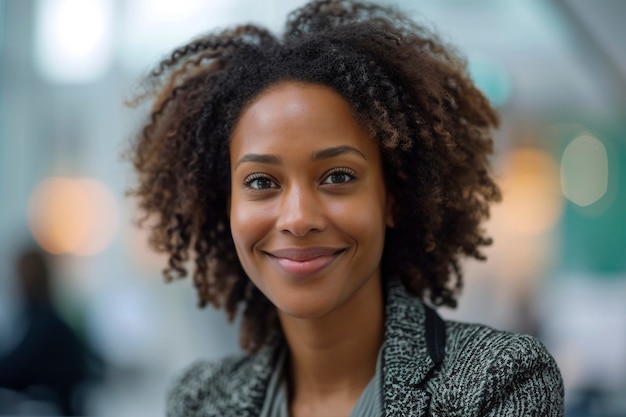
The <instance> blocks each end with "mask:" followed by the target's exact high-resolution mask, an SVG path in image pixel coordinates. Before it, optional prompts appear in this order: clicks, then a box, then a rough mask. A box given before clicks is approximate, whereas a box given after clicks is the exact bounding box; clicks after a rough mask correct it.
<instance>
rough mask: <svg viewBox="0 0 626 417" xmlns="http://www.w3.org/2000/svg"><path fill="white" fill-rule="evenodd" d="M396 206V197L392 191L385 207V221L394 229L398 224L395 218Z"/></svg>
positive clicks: (388, 195) (388, 194)
mask: <svg viewBox="0 0 626 417" xmlns="http://www.w3.org/2000/svg"><path fill="white" fill-rule="evenodd" d="M395 207H396V199H395V197H394V196H393V194H391V193H387V206H386V207H385V223H386V224H387V227H389V228H391V229H393V228H394V227H396V224H395V222H394V220H393V212H394V209H395Z"/></svg>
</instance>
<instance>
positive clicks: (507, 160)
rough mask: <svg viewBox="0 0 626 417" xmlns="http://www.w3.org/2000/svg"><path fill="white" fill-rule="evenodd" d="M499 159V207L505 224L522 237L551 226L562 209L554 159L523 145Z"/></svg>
mask: <svg viewBox="0 0 626 417" xmlns="http://www.w3.org/2000/svg"><path fill="white" fill-rule="evenodd" d="M501 162H502V166H503V173H502V174H503V175H502V177H501V179H500V186H501V188H502V192H503V193H504V201H503V203H502V206H501V208H500V209H499V210H501V217H502V221H504V223H505V227H506V228H508V229H511V230H513V231H514V232H516V233H517V234H520V235H524V236H533V235H539V234H541V233H544V232H547V231H549V230H550V229H552V228H553V227H554V226H555V225H556V224H557V222H558V221H559V219H560V217H561V214H562V212H563V198H562V196H561V194H560V184H559V170H558V166H557V163H556V161H555V160H554V159H553V158H552V156H551V155H550V154H549V153H548V152H546V151H545V150H542V149H539V148H533V147H522V148H517V149H514V150H513V151H511V152H510V153H509V154H507V155H506V156H505V157H504V158H503V160H502V161H501Z"/></svg>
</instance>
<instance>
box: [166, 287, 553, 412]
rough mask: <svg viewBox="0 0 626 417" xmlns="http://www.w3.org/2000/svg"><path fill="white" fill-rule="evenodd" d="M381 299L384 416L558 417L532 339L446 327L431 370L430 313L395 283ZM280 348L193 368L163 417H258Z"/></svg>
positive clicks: (278, 341) (280, 343)
mask: <svg viewBox="0 0 626 417" xmlns="http://www.w3.org/2000/svg"><path fill="white" fill-rule="evenodd" d="M386 294H387V295H386V307H385V308H386V317H385V340H384V345H383V354H382V355H383V356H382V358H383V381H382V384H381V385H382V389H383V393H382V398H383V400H384V415H385V416H387V417H392V416H393V417H421V416H433V417H470V416H493V417H495V416H499V417H522V416H534V417H560V416H563V381H562V379H561V374H560V372H559V369H558V367H557V365H556V363H555V361H554V359H553V358H552V356H551V355H550V354H549V353H548V351H547V350H546V348H545V347H544V346H543V345H542V344H541V342H539V341H538V340H537V339H535V338H533V337H531V336H528V335H521V334H515V333H510V332H503V331H498V330H494V329H492V328H490V327H487V326H483V325H477V324H465V323H459V322H454V321H446V322H445V325H444V326H443V328H444V330H445V336H443V335H442V337H445V353H443V355H442V360H441V361H440V362H439V363H435V362H434V361H433V358H432V356H431V355H430V354H429V350H428V344H429V343H430V344H432V343H433V342H432V341H428V339H429V338H430V337H431V335H429V334H428V332H427V331H426V325H425V323H426V309H427V307H426V306H425V305H424V304H423V303H422V302H421V301H420V300H419V299H418V298H416V297H413V296H411V295H409V294H408V293H407V292H406V290H405V289H404V287H403V286H402V285H401V284H400V283H399V282H398V281H395V280H390V281H389V282H388V283H387V291H386ZM284 343H285V342H284V338H283V337H282V336H281V335H279V334H276V335H275V336H274V337H273V338H272V340H270V341H269V342H268V343H267V344H266V345H265V346H264V347H262V348H261V349H260V350H259V351H258V352H257V353H255V354H253V355H244V354H238V355H233V356H230V357H228V358H226V359H223V360H220V361H217V362H211V361H199V362H196V363H194V364H193V365H191V366H190V367H189V368H188V369H186V370H185V371H184V372H183V373H182V374H181V375H180V376H179V378H178V379H177V380H176V382H175V383H174V385H173V386H172V389H171V390H170V393H169V396H168V401H167V415H168V417H217V416H233V417H253V416H258V415H259V414H260V410H261V408H262V407H263V402H264V399H265V391H266V388H267V386H268V382H269V379H270V376H271V374H272V369H273V367H274V364H275V363H276V361H277V359H278V354H279V352H280V350H281V348H283V347H284Z"/></svg>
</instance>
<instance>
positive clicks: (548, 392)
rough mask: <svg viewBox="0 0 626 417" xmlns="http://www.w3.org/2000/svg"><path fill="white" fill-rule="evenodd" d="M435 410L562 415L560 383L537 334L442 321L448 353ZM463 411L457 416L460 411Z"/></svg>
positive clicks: (561, 387)
mask: <svg viewBox="0 0 626 417" xmlns="http://www.w3.org/2000/svg"><path fill="white" fill-rule="evenodd" d="M438 379H439V381H440V384H438V385H439V387H438V389H437V390H436V395H435V397H436V400H435V401H434V404H433V409H435V408H437V407H440V408H442V409H446V410H448V415H455V414H454V413H449V410H451V409H457V410H463V409H465V410H468V409H471V410H476V411H478V412H479V414H480V415H494V416H496V415H498V416H508V415H511V416H513V415H515V416H518V415H524V416H561V415H562V414H563V411H562V409H563V381H562V379H561V374H560V372H559V369H558V366H557V364H556V362H555V361H554V358H553V357H552V356H551V355H550V353H549V352H548V351H547V349H546V348H545V346H544V345H543V344H542V343H541V342H540V341H539V340H537V339H536V338H534V337H532V336H529V335H523V334H515V333H510V332H504V331H498V330H495V329H492V328H490V327H488V326H483V325H476V324H464V323H458V322H446V354H445V359H444V362H443V366H442V369H441V372H440V378H438ZM459 415H461V414H459Z"/></svg>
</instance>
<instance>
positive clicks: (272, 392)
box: [259, 347, 384, 417]
mask: <svg viewBox="0 0 626 417" xmlns="http://www.w3.org/2000/svg"><path fill="white" fill-rule="evenodd" d="M382 351H383V349H382V347H381V348H380V350H379V351H378V357H377V359H376V372H375V373H374V376H373V377H372V379H371V380H370V382H369V383H368V384H367V386H366V387H365V389H364V390H363V392H362V393H361V396H360V397H359V399H358V400H357V402H356V404H355V405H354V408H353V409H352V412H351V413H350V417H363V416H367V417H382V415H383V412H384V410H383V402H382V398H381V392H382V389H381V380H382V377H383V368H382ZM286 358H287V349H283V350H282V352H281V353H280V355H279V357H278V361H277V362H276V368H274V371H273V372H272V376H271V377H270V381H269V384H268V386H267V392H266V394H265V401H264V402H263V408H262V409H261V414H260V416H259V417H289V394H288V391H287V388H288V387H287V378H285V371H286V367H285V362H286Z"/></svg>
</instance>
